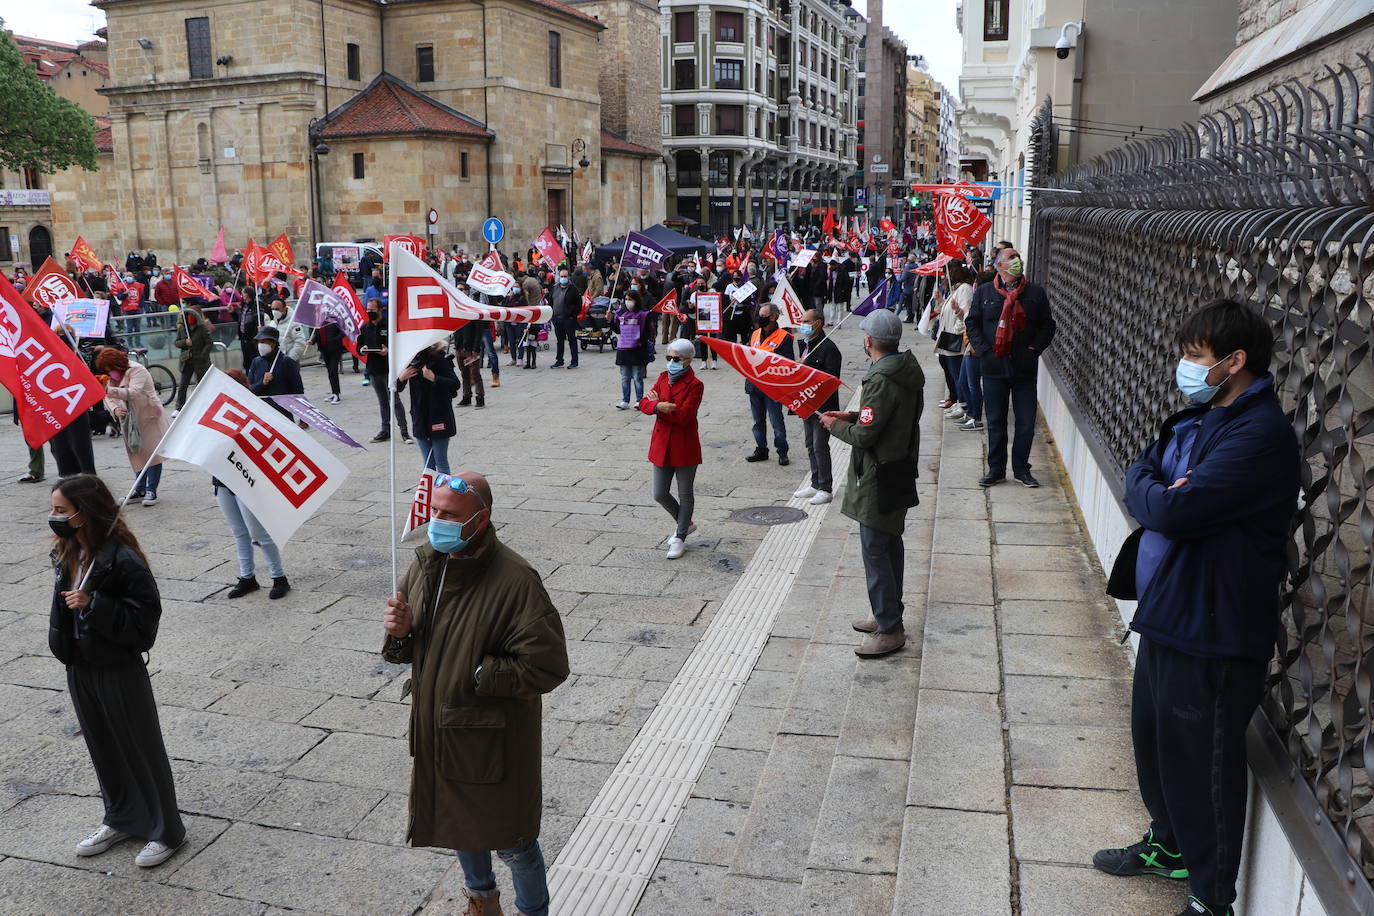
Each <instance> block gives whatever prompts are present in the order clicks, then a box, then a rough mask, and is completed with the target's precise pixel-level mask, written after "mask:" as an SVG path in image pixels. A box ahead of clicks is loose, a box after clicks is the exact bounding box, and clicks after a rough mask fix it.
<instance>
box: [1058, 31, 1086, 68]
mask: <svg viewBox="0 0 1374 916" xmlns="http://www.w3.org/2000/svg"><path fill="white" fill-rule="evenodd" d="M1070 30H1072V31H1073V37H1072V38H1070V37H1069V32H1070ZM1082 34H1083V23H1081V22H1066V23H1064V27H1063V28H1061V29H1060V30H1059V39H1058V40H1057V41H1055V43H1054V56H1055V57H1057V58H1059V59H1060V60H1068V59H1069V52H1070V51H1072V50H1073V49H1074V48H1076V47H1078V38H1079V36H1081V35H1082Z"/></svg>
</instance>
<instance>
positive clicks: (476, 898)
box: [462, 887, 502, 916]
mask: <svg viewBox="0 0 1374 916" xmlns="http://www.w3.org/2000/svg"><path fill="white" fill-rule="evenodd" d="M463 893H464V894H466V895H467V898H468V907H467V909H465V910H463V914H462V916H502V914H501V892H500V891H492V892H491V896H489V897H483V896H482V895H481V894H479V893H477V892H476V891H473V890H469V889H468V888H466V887H465V888H463Z"/></svg>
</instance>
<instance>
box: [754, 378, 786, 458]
mask: <svg viewBox="0 0 1374 916" xmlns="http://www.w3.org/2000/svg"><path fill="white" fill-rule="evenodd" d="M744 390H745V392H747V393H748V395H749V410H750V411H751V412H752V413H753V414H754V444H755V445H757V446H758V448H759V451H761V452H766V451H768V426H767V425H766V424H765V422H764V417H765V415H766V416H767V418H768V420H769V421H770V422H772V424H773V447H774V448H775V449H777V451H778V454H779V455H786V454H787V427H786V426H784V425H783V419H782V405H781V404H779V403H778V402H777V401H775V400H773V399H772V398H770V397H769V396H768V395H766V394H764V393H763V392H762V391H759V389H758V388H756V387H755V386H754V385H752V384H750V383H749V382H745V383H744Z"/></svg>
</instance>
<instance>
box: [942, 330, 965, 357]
mask: <svg viewBox="0 0 1374 916" xmlns="http://www.w3.org/2000/svg"><path fill="white" fill-rule="evenodd" d="M935 349H937V350H944V351H945V352H947V353H953V352H961V351H962V350H963V349H964V335H963V334H955V333H954V332H953V331H941V332H940V336H939V337H937V338H935Z"/></svg>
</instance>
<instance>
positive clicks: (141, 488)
mask: <svg viewBox="0 0 1374 916" xmlns="http://www.w3.org/2000/svg"><path fill="white" fill-rule="evenodd" d="M95 366H96V369H97V370H98V371H99V372H100V373H101V374H102V375H105V376H107V377H108V378H109V381H108V382H107V383H106V385H105V405H106V408H107V409H108V410H109V411H110V416H112V417H114V418H115V421H116V422H117V423H118V424H119V427H120V431H121V433H122V435H123V439H124V450H125V452H126V454H127V455H128V458H129V465H130V467H131V468H133V470H134V471H135V472H136V473H142V475H143V476H142V477H140V478H139V479H138V480H137V481H135V486H134V489H133V492H132V493H131V494H130V495H129V499H130V501H133V500H141V501H142V502H143V505H145V506H155V505H157V488H158V484H159V483H160V482H161V480H162V459H161V458H159V457H155V456H154V455H153V450H154V449H156V448H157V445H158V443H159V442H161V441H162V437H163V435H165V434H166V432H167V428H168V427H169V426H170V425H171V424H170V423H169V422H168V420H167V414H166V412H165V411H164V410H163V409H162V401H161V399H160V398H158V395H157V386H156V385H155V384H154V383H153V377H152V375H151V374H150V373H149V372H148V370H147V369H146V368H144V367H143V366H142V365H141V364H139V363H131V362H129V357H128V356H126V355H125V354H124V353H123V352H122V351H121V350H119V349H117V348H115V347H105V348H103V349H101V350H100V352H99V353H97V354H96V356H95ZM150 459H151V463H149V460H150ZM145 465H146V466H147V470H146V471H144V466H145Z"/></svg>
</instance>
